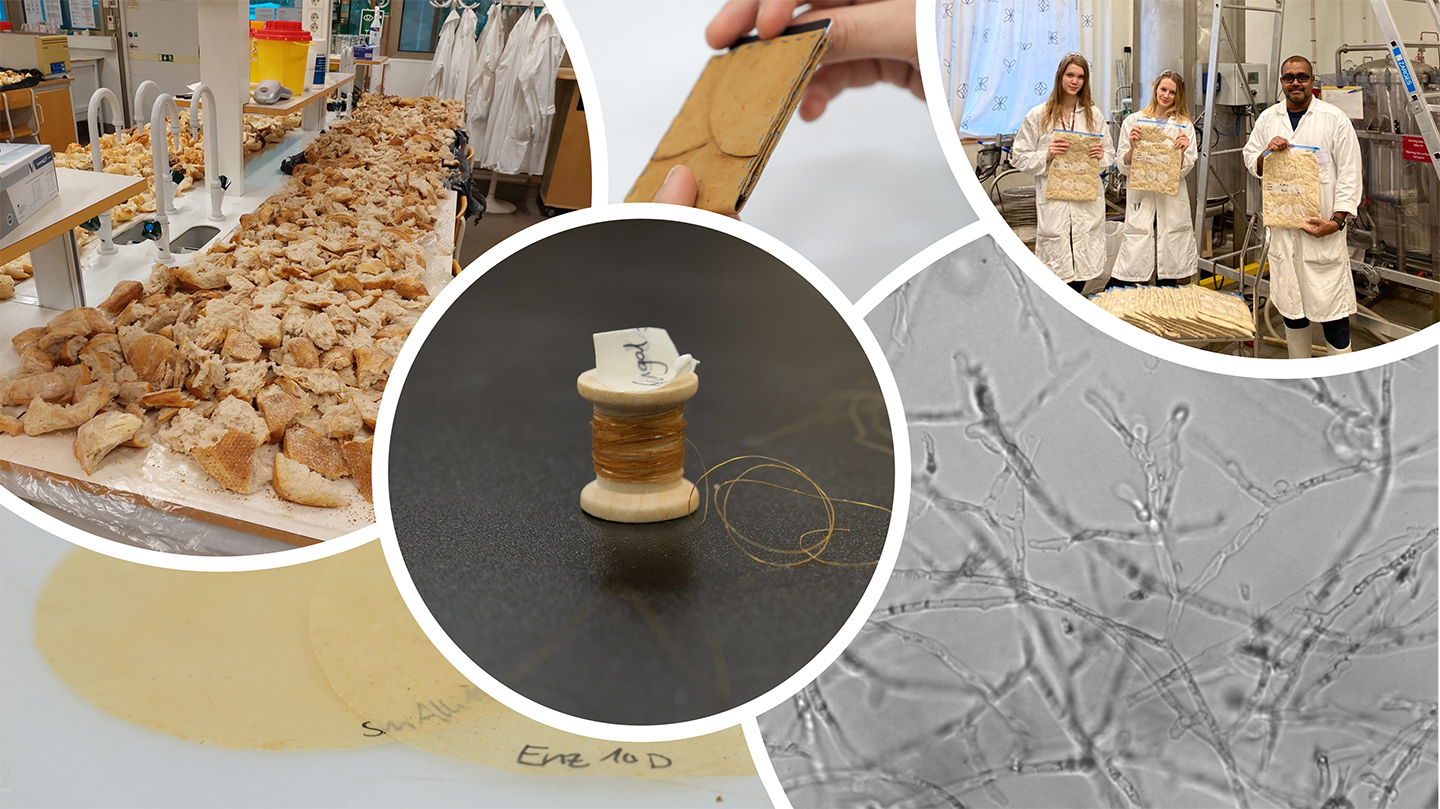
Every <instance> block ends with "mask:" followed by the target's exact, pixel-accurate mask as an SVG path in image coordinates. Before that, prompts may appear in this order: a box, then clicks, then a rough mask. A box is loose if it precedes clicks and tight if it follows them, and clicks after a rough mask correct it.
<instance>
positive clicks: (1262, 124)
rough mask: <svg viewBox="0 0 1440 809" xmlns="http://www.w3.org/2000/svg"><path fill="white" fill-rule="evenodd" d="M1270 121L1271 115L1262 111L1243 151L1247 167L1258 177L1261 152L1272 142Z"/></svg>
mask: <svg viewBox="0 0 1440 809" xmlns="http://www.w3.org/2000/svg"><path fill="white" fill-rule="evenodd" d="M1282 108H1283V107H1282ZM1269 123H1270V117H1269V116H1267V115H1266V114H1265V113H1263V112H1262V113H1260V115H1259V117H1257V118H1256V119H1255V126H1254V128H1253V129H1251V130H1250V139H1249V140H1247V141H1245V149H1244V151H1243V152H1242V154H1243V155H1244V156H1245V168H1247V169H1249V170H1250V173H1251V174H1253V175H1255V176H1256V177H1259V176H1260V170H1259V169H1258V168H1256V163H1257V162H1258V161H1259V160H1260V155H1261V153H1263V152H1264V151H1265V146H1266V145H1268V144H1269V143H1270V135H1269V134H1268V133H1269V131H1270V127H1269Z"/></svg>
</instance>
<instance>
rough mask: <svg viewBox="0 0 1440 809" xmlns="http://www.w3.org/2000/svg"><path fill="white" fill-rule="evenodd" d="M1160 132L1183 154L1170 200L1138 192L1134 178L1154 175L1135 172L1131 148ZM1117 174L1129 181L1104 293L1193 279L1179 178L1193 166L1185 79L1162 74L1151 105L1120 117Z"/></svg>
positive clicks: (1189, 226) (1193, 256)
mask: <svg viewBox="0 0 1440 809" xmlns="http://www.w3.org/2000/svg"><path fill="white" fill-rule="evenodd" d="M1147 129H1148V130H1149V131H1152V132H1159V133H1160V134H1161V135H1162V136H1163V137H1164V138H1165V139H1166V140H1168V141H1169V142H1170V143H1171V148H1172V149H1175V150H1178V151H1180V152H1182V154H1183V157H1181V160H1180V177H1181V182H1180V186H1179V189H1178V190H1177V191H1176V192H1175V193H1174V194H1166V193H1163V192H1160V191H1149V190H1137V189H1136V188H1135V187H1134V186H1135V183H1136V181H1137V172H1154V171H1155V169H1154V167H1153V166H1141V167H1136V166H1135V165H1134V163H1135V147H1136V145H1138V144H1139V143H1140V141H1141V139H1142V137H1144V134H1143V133H1144V131H1145V130H1147ZM1120 143H1121V144H1122V149H1123V151H1122V153H1121V155H1120V160H1119V164H1120V171H1121V172H1123V173H1125V174H1127V175H1129V176H1130V182H1129V183H1128V184H1127V187H1126V192H1125V230H1124V233H1123V236H1122V238H1121V242H1120V254H1119V255H1118V256H1116V258H1115V266H1114V268H1113V269H1111V271H1110V282H1109V283H1108V284H1106V287H1107V288H1108V287H1112V286H1123V285H1126V284H1145V283H1150V282H1151V280H1152V279H1153V280H1154V282H1155V283H1156V284H1158V285H1160V286H1174V285H1175V284H1176V283H1178V281H1179V280H1180V279H1182V278H1189V277H1190V276H1192V275H1194V274H1195V267H1196V265H1197V263H1198V262H1199V252H1198V250H1197V249H1196V244H1195V225H1194V223H1193V222H1192V221H1191V219H1190V196H1189V194H1188V193H1187V192H1186V189H1185V183H1184V178H1185V176H1186V175H1187V174H1189V173H1190V169H1191V168H1193V167H1194V166H1195V152H1196V150H1195V124H1194V123H1193V122H1192V121H1191V120H1190V111H1189V106H1188V104H1187V103H1186V100H1185V79H1184V78H1183V77H1182V76H1181V75H1180V74H1179V73H1177V72H1176V71H1174V70H1167V71H1165V72H1164V73H1161V74H1160V75H1159V76H1157V77H1156V78H1155V81H1154V83H1153V84H1151V85H1150V103H1149V104H1147V105H1146V106H1145V108H1144V109H1142V110H1140V111H1139V112H1135V113H1131V114H1130V115H1128V116H1126V117H1125V122H1124V123H1123V124H1121V126H1120Z"/></svg>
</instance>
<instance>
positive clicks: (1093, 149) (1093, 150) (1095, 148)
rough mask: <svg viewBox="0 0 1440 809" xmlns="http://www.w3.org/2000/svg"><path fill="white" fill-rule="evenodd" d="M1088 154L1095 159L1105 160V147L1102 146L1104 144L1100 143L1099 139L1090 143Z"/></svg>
mask: <svg viewBox="0 0 1440 809" xmlns="http://www.w3.org/2000/svg"><path fill="white" fill-rule="evenodd" d="M1086 154H1088V155H1090V157H1091V158H1093V159H1095V160H1104V159H1105V147H1104V146H1102V145H1100V143H1099V142H1098V141H1097V142H1095V143H1092V144H1090V148H1089V150H1088V151H1086Z"/></svg>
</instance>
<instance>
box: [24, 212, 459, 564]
mask: <svg viewBox="0 0 1440 809" xmlns="http://www.w3.org/2000/svg"><path fill="white" fill-rule="evenodd" d="M455 205H456V200H455V193H454V192H453V191H446V192H444V195H443V196H442V197H441V199H440V202H439V205H438V206H437V212H436V228H437V230H436V231H435V232H433V233H430V234H427V235H425V236H424V237H422V238H421V239H420V241H419V244H420V245H421V246H422V247H424V248H425V249H426V250H427V253H428V255H429V261H428V262H427V264H426V269H425V272H424V274H423V275H422V276H421V281H422V282H423V283H424V284H425V287H426V289H427V290H428V291H429V293H430V295H431V296H432V297H433V296H434V295H437V294H439V292H440V290H441V289H443V288H444V286H445V285H446V284H447V283H448V282H449V281H450V280H451V278H452V277H453V276H452V274H451V266H452V265H451V254H452V253H453V251H454V233H453V231H452V229H451V224H452V223H453V222H454V219H455ZM15 362H16V358H15V356H14V355H13V354H12V353H9V352H4V362H3V365H0V375H3V374H5V373H9V372H11V371H13V366H14V365H15ZM277 451H278V447H277V446H276V445H274V444H266V445H264V446H261V447H260V448H259V449H258V450H257V451H256V458H257V461H258V463H257V466H258V467H260V468H262V469H263V470H264V472H263V479H264V480H266V481H268V478H269V470H270V468H271V463H272V462H273V459H274V454H275V452H277ZM0 484H3V485H5V487H6V488H8V489H10V490H11V491H13V492H15V493H16V494H17V495H19V496H21V497H23V498H25V499H27V500H31V501H33V502H36V503H39V504H44V505H48V506H50V507H52V508H56V509H59V510H61V511H64V512H66V513H67V514H73V515H76V516H77V517H78V518H80V519H79V521H80V522H84V521H86V520H90V521H93V522H95V523H97V524H99V525H100V526H101V527H103V528H104V529H106V532H107V533H109V534H110V535H111V536H112V538H115V539H119V540H120V541H124V542H127V543H130V544H135V545H140V546H142V547H150V548H154V549H156V550H166V551H173V552H179V553H215V552H216V551H217V549H223V548H226V547H231V548H233V546H234V544H235V543H234V542H233V541H228V542H216V541H213V540H214V538H213V537H212V538H211V540H210V541H207V540H205V539H202V538H201V537H203V534H202V535H200V536H192V534H193V532H194V530H195V528H196V524H195V522H194V521H196V520H198V521H201V522H204V523H210V524H212V525H217V526H221V527H222V528H224V529H233V530H237V531H241V532H244V533H248V534H254V535H257V536H260V537H266V538H268V539H272V540H279V541H281V542H285V543H288V544H289V545H306V544H312V543H315V542H320V541H324V540H327V539H334V538H336V537H340V536H344V535H345V534H349V533H350V532H352V531H356V530H359V529H361V528H364V527H365V526H367V525H370V524H372V523H374V521H375V509H374V507H373V506H372V505H371V504H370V503H368V502H366V501H365V499H364V498H363V497H361V496H360V492H359V488H358V486H357V485H356V484H355V482H354V480H353V479H350V478H346V479H342V480H340V481H336V482H335V483H334V485H335V486H337V487H339V488H341V489H342V490H343V491H345V492H346V493H347V494H348V495H349V496H350V504H349V505H348V506H346V507H344V508H339V509H324V508H313V507H309V506H302V505H297V504H295V503H291V502H289V501H287V500H283V499H281V498H280V497H279V496H278V495H276V494H275V492H274V491H273V489H271V488H270V487H269V486H262V487H261V490H259V491H256V492H254V493H252V494H249V495H241V494H237V493H235V492H232V491H229V490H226V489H225V488H223V487H222V486H220V484H219V483H218V482H217V481H215V480H214V479H213V478H211V477H210V476H209V475H207V474H206V473H205V472H204V470H202V469H201V468H200V465H199V464H198V463H197V462H196V461H195V460H194V459H193V458H191V457H190V456H188V455H185V454H182V453H177V452H174V451H172V450H170V449H167V448H166V447H164V446H162V445H160V444H159V443H158V442H156V443H154V444H152V445H151V446H150V447H148V448H146V449H136V448H128V447H120V448H117V449H115V450H114V451H112V452H111V453H110V454H109V455H107V456H106V457H105V459H104V460H103V461H102V462H101V464H100V467H99V469H97V470H96V471H95V473H94V474H93V475H88V476H87V475H86V474H85V472H84V471H83V470H82V469H81V468H80V464H79V462H78V461H76V459H75V455H74V430H64V431H59V432H55V433H49V434H45V435H40V436H24V437H17V438H11V437H8V436H0ZM177 518H188V519H177ZM277 547H278V546H277ZM220 552H224V550H220ZM241 552H251V551H248V550H247V551H241Z"/></svg>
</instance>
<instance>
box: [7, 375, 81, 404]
mask: <svg viewBox="0 0 1440 809" xmlns="http://www.w3.org/2000/svg"><path fill="white" fill-rule="evenodd" d="M74 390H75V389H74V387H72V386H71V384H70V379H69V377H67V376H65V374H63V373H61V372H59V371H51V372H50V373H47V374H36V375H35V376H26V377H21V378H20V379H17V380H15V381H14V382H13V384H11V385H10V388H9V390H7V391H6V392H5V396H4V397H3V400H0V404H8V405H23V404H30V403H31V402H33V401H35V399H36V398H37V397H38V398H40V399H44V400H45V401H47V402H63V401H65V400H66V399H69V398H70V394H71V393H72V392H73V391H74Z"/></svg>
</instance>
